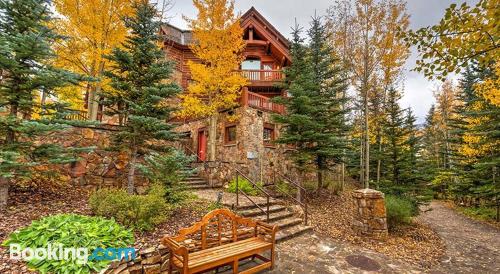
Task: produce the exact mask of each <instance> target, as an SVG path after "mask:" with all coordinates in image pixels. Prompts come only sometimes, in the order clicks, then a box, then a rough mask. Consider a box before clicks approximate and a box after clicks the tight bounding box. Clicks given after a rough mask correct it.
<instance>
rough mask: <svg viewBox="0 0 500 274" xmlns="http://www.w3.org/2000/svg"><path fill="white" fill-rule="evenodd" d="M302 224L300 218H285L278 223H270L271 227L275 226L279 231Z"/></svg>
mask: <svg viewBox="0 0 500 274" xmlns="http://www.w3.org/2000/svg"><path fill="white" fill-rule="evenodd" d="M301 223H302V219H300V218H286V219H283V220H281V221H278V222H272V223H271V224H272V225H277V226H278V227H279V229H280V230H284V229H287V228H290V227H294V226H298V225H300V224H301Z"/></svg>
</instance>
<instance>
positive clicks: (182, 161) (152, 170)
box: [138, 149, 194, 204]
mask: <svg viewBox="0 0 500 274" xmlns="http://www.w3.org/2000/svg"><path fill="white" fill-rule="evenodd" d="M193 160H194V159H193V158H192V157H189V156H186V154H184V152H182V151H180V150H175V149H173V150H171V151H169V152H168V153H165V154H160V153H156V152H153V153H151V154H150V155H148V156H146V157H145V159H144V161H145V163H144V164H141V165H138V168H139V170H140V171H141V172H142V173H143V174H144V176H146V177H147V178H148V179H149V180H150V181H151V182H152V183H154V184H161V185H163V186H164V187H165V191H164V194H165V195H164V197H165V199H166V200H167V202H168V203H171V204H172V203H179V202H182V201H184V200H186V199H187V198H189V194H188V193H186V191H185V189H184V188H183V187H182V186H181V185H180V184H179V182H181V181H182V180H183V179H184V178H185V177H186V176H189V175H190V174H192V173H193V171H192V170H191V171H190V170H188V171H186V170H184V169H183V168H184V167H186V166H187V165H188V164H189V163H190V162H192V161H193Z"/></svg>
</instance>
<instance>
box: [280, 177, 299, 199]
mask: <svg viewBox="0 0 500 274" xmlns="http://www.w3.org/2000/svg"><path fill="white" fill-rule="evenodd" d="M275 189H276V191H277V192H279V193H282V194H285V195H290V196H295V195H296V194H297V188H296V187H295V186H293V185H291V184H288V183H286V182H283V181H279V182H278V183H276V185H275Z"/></svg>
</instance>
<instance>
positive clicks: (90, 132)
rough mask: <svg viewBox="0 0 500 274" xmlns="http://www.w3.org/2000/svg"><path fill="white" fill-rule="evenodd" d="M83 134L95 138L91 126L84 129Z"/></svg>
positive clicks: (85, 136)
mask: <svg viewBox="0 0 500 274" xmlns="http://www.w3.org/2000/svg"><path fill="white" fill-rule="evenodd" d="M82 136H83V138H85V139H94V131H93V130H92V129H90V128H84V129H82Z"/></svg>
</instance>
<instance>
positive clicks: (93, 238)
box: [3, 214, 134, 273]
mask: <svg viewBox="0 0 500 274" xmlns="http://www.w3.org/2000/svg"><path fill="white" fill-rule="evenodd" d="M49 243H50V244H51V245H52V246H54V245H56V246H57V245H59V244H61V245H63V246H64V247H67V248H88V255H89V256H90V255H91V254H92V252H93V251H94V250H95V249H96V248H108V247H112V248H123V247H129V246H132V245H133V243H134V236H133V233H132V232H131V231H130V230H126V229H124V228H123V227H122V226H120V225H118V224H117V223H116V222H115V221H113V220H106V219H104V218H101V217H88V216H81V215H76V214H60V215H54V216H49V217H45V218H42V219H40V220H37V221H33V222H32V223H31V225H30V226H28V227H25V228H23V229H21V230H19V231H16V232H14V233H12V234H10V235H9V238H8V239H7V240H6V241H5V242H4V243H3V245H4V246H6V247H7V246H8V245H10V244H19V245H20V246H21V249H25V248H28V247H29V248H32V249H35V248H47V247H48V244H49ZM57 256H62V255H59V253H57ZM109 263H110V261H106V260H103V261H96V260H88V261H86V262H84V261H77V260H76V258H75V260H48V259H43V260H40V259H35V258H33V259H31V260H29V261H27V264H28V267H29V268H32V269H35V270H37V271H38V272H40V273H91V272H98V271H100V270H102V269H104V268H106V267H107V265H108V264H109Z"/></svg>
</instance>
